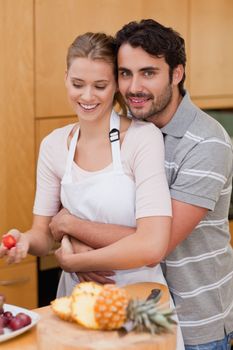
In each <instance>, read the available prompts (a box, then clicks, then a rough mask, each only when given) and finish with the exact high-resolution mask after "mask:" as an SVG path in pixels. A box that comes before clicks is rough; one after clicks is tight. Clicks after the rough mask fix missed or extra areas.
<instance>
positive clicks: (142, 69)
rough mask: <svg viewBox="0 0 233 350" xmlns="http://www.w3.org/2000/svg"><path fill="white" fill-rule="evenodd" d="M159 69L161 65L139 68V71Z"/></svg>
mask: <svg viewBox="0 0 233 350" xmlns="http://www.w3.org/2000/svg"><path fill="white" fill-rule="evenodd" d="M148 70H149V71H159V70H160V69H159V67H153V66H147V67H143V68H141V69H139V72H145V71H148Z"/></svg>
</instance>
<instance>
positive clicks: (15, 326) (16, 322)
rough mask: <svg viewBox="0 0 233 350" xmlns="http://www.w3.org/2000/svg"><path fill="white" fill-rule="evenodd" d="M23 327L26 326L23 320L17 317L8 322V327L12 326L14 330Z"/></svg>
mask: <svg viewBox="0 0 233 350" xmlns="http://www.w3.org/2000/svg"><path fill="white" fill-rule="evenodd" d="M23 327H24V326H23V323H22V321H21V320H20V319H19V318H17V317H13V318H12V319H11V320H10V322H9V324H8V328H10V329H11V330H12V331H16V330H17V329H20V328H23Z"/></svg>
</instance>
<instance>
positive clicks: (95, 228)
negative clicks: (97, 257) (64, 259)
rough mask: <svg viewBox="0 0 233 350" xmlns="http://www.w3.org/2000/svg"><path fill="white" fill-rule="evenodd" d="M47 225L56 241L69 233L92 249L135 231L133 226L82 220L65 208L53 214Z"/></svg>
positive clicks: (104, 245) (106, 244)
mask: <svg viewBox="0 0 233 350" xmlns="http://www.w3.org/2000/svg"><path fill="white" fill-rule="evenodd" d="M49 227H50V230H51V233H52V235H53V237H54V239H55V240H56V241H61V239H62V237H63V236H64V235H69V236H72V237H74V238H76V239H78V240H79V241H81V242H83V243H85V244H86V245H88V246H90V247H92V248H94V249H98V248H102V247H106V246H108V245H110V244H112V243H114V242H116V241H119V239H121V238H123V237H125V236H128V235H130V234H132V233H135V231H136V228H134V227H129V226H122V225H112V224H103V223H98V222H92V221H88V220H82V219H79V218H78V217H76V216H74V215H72V214H70V213H69V211H68V210H67V209H62V210H61V211H60V212H59V213H58V214H57V215H56V216H54V217H53V219H52V220H51V223H50V225H49Z"/></svg>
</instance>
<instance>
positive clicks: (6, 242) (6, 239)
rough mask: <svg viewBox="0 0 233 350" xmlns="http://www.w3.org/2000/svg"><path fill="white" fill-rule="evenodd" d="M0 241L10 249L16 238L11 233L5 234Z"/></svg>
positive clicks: (13, 245)
mask: <svg viewBox="0 0 233 350" xmlns="http://www.w3.org/2000/svg"><path fill="white" fill-rule="evenodd" d="M2 243H3V245H4V246H5V247H6V248H7V249H11V248H12V247H15V245H16V239H15V237H14V236H12V235H6V236H4V237H3V239H2Z"/></svg>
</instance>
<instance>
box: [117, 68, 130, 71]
mask: <svg viewBox="0 0 233 350" xmlns="http://www.w3.org/2000/svg"><path fill="white" fill-rule="evenodd" d="M118 71H127V72H130V69H128V68H125V67H118Z"/></svg>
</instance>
